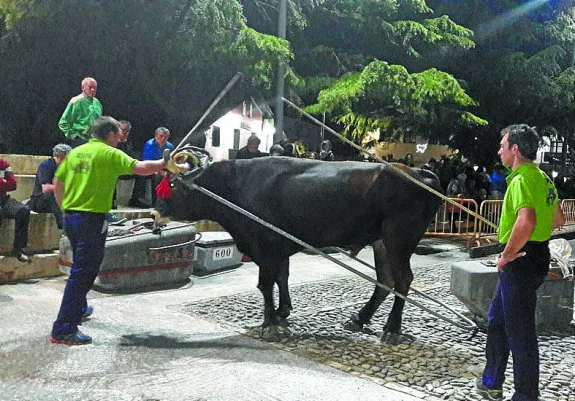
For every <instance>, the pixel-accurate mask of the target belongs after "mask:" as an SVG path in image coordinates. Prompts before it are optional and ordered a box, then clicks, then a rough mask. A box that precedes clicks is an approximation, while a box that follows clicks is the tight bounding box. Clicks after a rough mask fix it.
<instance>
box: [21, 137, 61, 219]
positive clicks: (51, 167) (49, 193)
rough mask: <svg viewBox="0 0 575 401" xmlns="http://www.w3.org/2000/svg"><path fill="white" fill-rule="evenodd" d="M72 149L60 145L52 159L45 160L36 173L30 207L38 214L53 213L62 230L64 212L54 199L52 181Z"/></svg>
mask: <svg viewBox="0 0 575 401" xmlns="http://www.w3.org/2000/svg"><path fill="white" fill-rule="evenodd" d="M71 150H72V148H71V147H70V146H69V145H66V144H64V143H59V144H58V145H56V146H54V149H52V157H51V158H49V159H46V160H44V161H43V162H42V163H40V165H39V166H38V170H37V171H36V179H35V181H34V189H33V190H32V195H30V200H29V201H28V206H29V207H30V209H32V210H33V211H34V212H37V213H52V214H53V215H54V217H55V218H56V224H57V225H58V228H59V229H60V230H61V229H62V228H63V227H64V222H63V216H62V211H61V210H60V207H59V206H58V204H57V203H56V198H55V197H54V185H53V184H52V181H53V179H54V174H55V173H56V169H57V168H58V166H59V165H60V164H61V163H62V161H63V160H64V159H65V158H66V156H68V153H70V151H71Z"/></svg>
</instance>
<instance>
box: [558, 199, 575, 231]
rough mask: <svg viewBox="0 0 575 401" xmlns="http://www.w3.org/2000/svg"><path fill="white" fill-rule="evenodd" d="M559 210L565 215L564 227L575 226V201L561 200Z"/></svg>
mask: <svg viewBox="0 0 575 401" xmlns="http://www.w3.org/2000/svg"><path fill="white" fill-rule="evenodd" d="M561 210H563V214H564V215H565V225H566V226H568V225H571V224H575V199H563V200H562V201H561Z"/></svg>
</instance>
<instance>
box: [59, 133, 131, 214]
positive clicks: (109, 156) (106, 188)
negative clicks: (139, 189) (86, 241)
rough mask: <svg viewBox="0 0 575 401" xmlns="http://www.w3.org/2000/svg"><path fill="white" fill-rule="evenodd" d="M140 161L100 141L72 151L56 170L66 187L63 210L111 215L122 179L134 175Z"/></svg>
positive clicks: (93, 139) (93, 140) (97, 140)
mask: <svg viewBox="0 0 575 401" xmlns="http://www.w3.org/2000/svg"><path fill="white" fill-rule="evenodd" d="M137 162H138V161H137V160H136V159H133V158H131V157H130V156H128V155H127V154H125V153H124V152H122V151H121V150H119V149H116V148H113V147H111V146H110V145H108V144H107V143H105V142H103V141H101V140H100V139H95V138H92V139H90V141H89V142H88V143H86V144H85V145H82V146H78V147H77V148H75V149H72V151H71V152H70V154H69V155H68V156H67V157H66V158H65V159H64V161H63V162H62V164H60V166H59V167H58V170H57V171H56V178H58V180H59V181H60V182H62V183H63V184H64V198H63V199H62V210H76V211H84V212H92V213H107V212H108V211H109V210H110V209H111V208H112V198H113V196H114V189H115V188H116V181H117V180H118V177H119V176H121V175H125V174H131V173H132V170H133V169H134V166H135V165H136V163H137Z"/></svg>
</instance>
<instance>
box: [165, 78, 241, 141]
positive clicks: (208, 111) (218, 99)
mask: <svg viewBox="0 0 575 401" xmlns="http://www.w3.org/2000/svg"><path fill="white" fill-rule="evenodd" d="M241 76H242V73H241V72H236V75H234V77H233V78H232V79H231V80H230V82H228V84H227V85H226V86H225V87H224V89H222V91H221V92H220V94H219V95H218V96H217V97H216V98H215V99H214V101H213V102H212V104H210V107H208V109H207V110H206V111H205V112H204V114H202V116H201V117H200V119H199V120H198V122H197V123H196V125H194V127H193V128H192V129H191V130H190V132H188V134H187V135H186V136H185V137H184V139H182V140H181V141H180V143H179V144H178V146H176V148H175V149H174V152H175V151H176V150H178V149H179V148H180V147H181V146H182V145H183V144H185V143H186V140H187V139H188V137H189V136H190V135H192V133H193V132H194V131H195V130H196V128H198V127H199V126H200V124H201V123H202V121H204V118H206V117H207V115H208V114H210V112H211V111H212V109H213V108H214V107H216V105H217V104H218V103H219V102H220V100H222V98H223V97H224V96H225V94H226V93H228V91H229V90H230V89H231V88H232V86H234V84H235V83H236V82H237V81H238V79H240V77H241Z"/></svg>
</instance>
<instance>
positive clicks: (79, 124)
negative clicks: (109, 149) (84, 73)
mask: <svg viewBox="0 0 575 401" xmlns="http://www.w3.org/2000/svg"><path fill="white" fill-rule="evenodd" d="M97 90H98V83H97V82H96V80H95V79H94V78H90V77H86V78H84V79H83V80H82V93H80V94H79V95H78V96H74V97H73V98H72V99H70V101H69V102H68V106H66V110H64V113H63V114H62V117H60V121H59V122H58V127H60V130H61V131H62V132H63V133H64V135H65V136H66V138H67V139H68V141H70V143H71V145H72V147H73V148H75V147H77V146H80V145H83V144H85V143H86V142H88V139H90V134H89V133H88V128H90V127H91V126H92V124H93V123H94V120H96V119H97V118H98V117H100V116H101V115H102V104H101V103H100V101H99V100H98V99H96V97H95V96H96V91H97Z"/></svg>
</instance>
